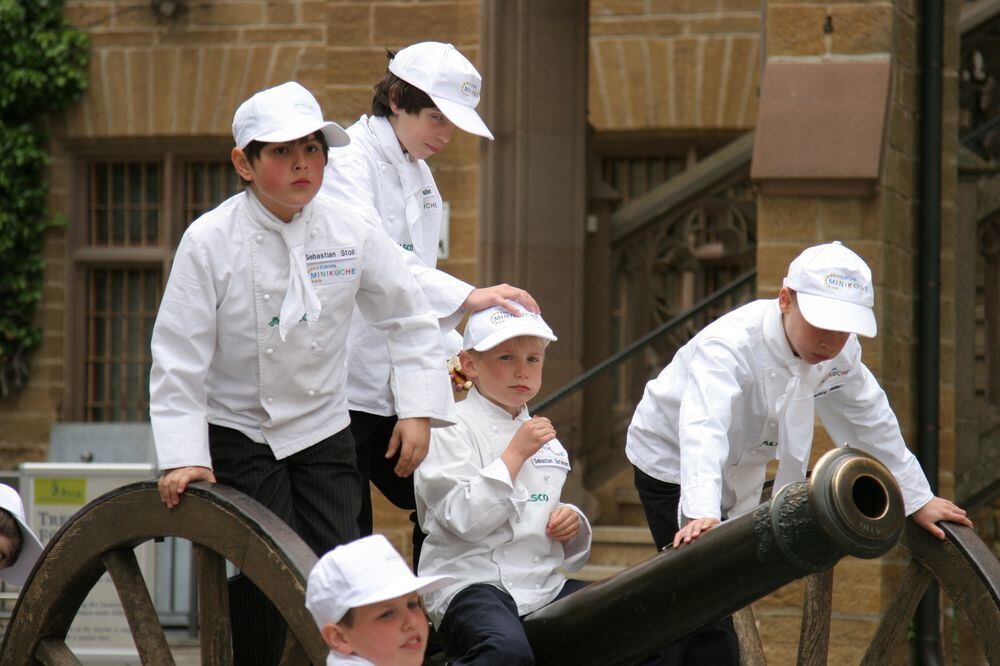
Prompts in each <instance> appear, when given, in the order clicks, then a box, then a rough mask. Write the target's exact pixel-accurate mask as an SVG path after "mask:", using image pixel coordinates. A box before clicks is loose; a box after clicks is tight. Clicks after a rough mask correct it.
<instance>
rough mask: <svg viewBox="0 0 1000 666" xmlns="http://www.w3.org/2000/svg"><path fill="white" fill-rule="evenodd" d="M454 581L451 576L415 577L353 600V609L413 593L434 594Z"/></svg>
mask: <svg viewBox="0 0 1000 666" xmlns="http://www.w3.org/2000/svg"><path fill="white" fill-rule="evenodd" d="M454 580H455V579H454V578H452V577H451V576H413V577H412V578H409V579H407V580H406V581H402V582H396V583H393V584H390V585H386V586H384V587H381V588H379V589H377V590H374V591H373V592H372V593H371V594H366V595H365V596H364V597H363V598H359V599H355V600H353V601H352V602H351V608H356V607H358V606H367V605H368V604H377V603H380V602H383V601H388V600H389V599H395V598H396V597H401V596H403V595H404V594H411V593H413V592H418V593H420V594H423V593H424V592H433V591H434V590H436V589H438V588H440V587H444V586H445V585H447V584H448V583H451V582H454Z"/></svg>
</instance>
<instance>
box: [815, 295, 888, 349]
mask: <svg viewBox="0 0 1000 666" xmlns="http://www.w3.org/2000/svg"><path fill="white" fill-rule="evenodd" d="M796 299H797V300H798V304H799V311H800V312H802V316H803V317H805V320H806V321H807V322H809V323H810V324H812V325H813V326H815V327H816V328H822V329H825V330H827V331H840V332H843V333H855V334H857V335H863V336H864V337H866V338H874V337H875V333H876V332H877V330H878V326H877V324H876V322H875V313H874V312H873V311H872V309H871V308H869V307H866V306H864V305H858V304H857V303H850V302H848V301H842V300H840V299H839V298H827V297H825V296H816V295H815V294H807V293H803V292H797V293H796Z"/></svg>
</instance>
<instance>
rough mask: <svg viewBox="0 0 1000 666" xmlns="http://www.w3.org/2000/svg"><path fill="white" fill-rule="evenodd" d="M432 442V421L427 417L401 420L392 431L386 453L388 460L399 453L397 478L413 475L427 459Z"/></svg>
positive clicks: (396, 470)
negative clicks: (428, 448)
mask: <svg viewBox="0 0 1000 666" xmlns="http://www.w3.org/2000/svg"><path fill="white" fill-rule="evenodd" d="M430 442H431V421H430V419H428V418H426V417H419V418H410V419H399V421H397V422H396V427H395V428H393V429H392V437H391V438H390V439H389V448H388V449H387V450H386V452H385V457H386V459H389V458H392V457H393V456H394V455H396V451H399V461H398V462H397V463H396V469H395V470H394V471H395V472H396V476H400V477H407V476H409V475H411V474H413V472H414V470H416V469H417V466H418V465H420V463H422V462H423V461H424V458H426V457H427V447H428V446H430Z"/></svg>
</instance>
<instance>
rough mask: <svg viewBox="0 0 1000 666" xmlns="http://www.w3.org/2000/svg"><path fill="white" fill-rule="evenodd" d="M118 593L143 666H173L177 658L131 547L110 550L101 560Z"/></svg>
mask: <svg viewBox="0 0 1000 666" xmlns="http://www.w3.org/2000/svg"><path fill="white" fill-rule="evenodd" d="M101 561H102V562H104V567H105V568H106V569H107V570H108V573H109V574H111V580H112V581H113V582H114V584H115V589H117V590H118V599H119V600H120V601H121V604H122V608H123V609H124V611H125V618H126V619H127V620H128V626H129V628H130V629H131V630H132V638H133V640H134V641H135V646H136V649H137V650H138V651H139V657H140V658H141V659H142V663H143V664H156V665H160V664H162V665H163V666H173V663H174V658H173V655H172V654H171V653H170V646H168V645H167V637H166V635H165V634H164V633H163V627H162V626H160V618H159V616H158V615H157V613H156V608H155V607H154V606H153V600H152V599H151V598H150V596H149V589H147V587H146V581H145V579H143V577H142V571H141V570H140V569H139V562H138V561H137V560H136V559H135V553H134V552H133V551H132V549H130V548H124V549H120V550H111V551H108V552H107V553H105V554H104V555H103V556H102V557H101Z"/></svg>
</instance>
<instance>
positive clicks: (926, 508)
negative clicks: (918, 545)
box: [913, 497, 973, 541]
mask: <svg viewBox="0 0 1000 666" xmlns="http://www.w3.org/2000/svg"><path fill="white" fill-rule="evenodd" d="M913 520H914V522H915V523H916V524H917V525H920V526H921V527H922V528H924V529H925V530H927V531H928V532H930V533H931V534H933V535H934V536H935V537H937V538H938V539H941V540H942V541H944V531H943V530H942V529H941V528H940V527H938V526H937V525H935V524H934V523H936V522H938V521H940V520H947V521H948V522H949V523H958V524H959V525H965V526H966V527H972V526H973V525H972V521H971V520H969V517H968V516H967V515H965V509H963V508H961V507H959V506H957V505H956V504H954V503H952V502H950V501H948V500H946V499H945V498H943V497H935V498H933V499H932V500H931V501H930V502H928V503H927V504H924V505H923V506H922V507H920V508H919V509H917V510H916V511H915V512H914V513H913Z"/></svg>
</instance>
